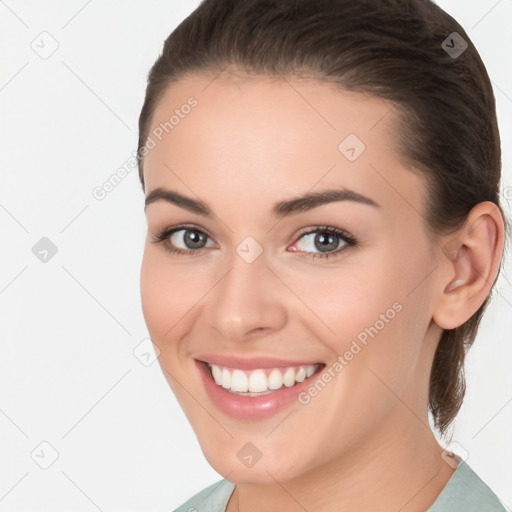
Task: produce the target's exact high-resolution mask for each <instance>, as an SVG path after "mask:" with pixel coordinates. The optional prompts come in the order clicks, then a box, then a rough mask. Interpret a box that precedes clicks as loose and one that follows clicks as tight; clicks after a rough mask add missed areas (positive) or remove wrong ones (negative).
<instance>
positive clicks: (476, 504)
mask: <svg viewBox="0 0 512 512" xmlns="http://www.w3.org/2000/svg"><path fill="white" fill-rule="evenodd" d="M483 510H485V511H486V512H506V509H505V507H504V506H503V505H502V504H501V502H500V500H499V499H498V497H497V496H496V494H494V492H492V491H491V489H490V488H489V487H488V486H487V485H486V484H485V482H483V481H482V480H481V479H480V477H479V476H478V475H477V474H476V473H475V472H474V471H473V469H471V467H470V466H469V465H468V464H467V463H466V462H461V463H460V464H459V465H458V466H457V469H456V470H455V472H454V473H453V475H452V477H451V478H450V480H449V481H448V483H447V484H446V486H445V487H444V489H443V490H442V492H441V494H440V495H439V496H438V497H437V499H436V501H435V502H434V503H433V504H432V506H431V507H430V508H429V509H428V511H427V512H481V511H483Z"/></svg>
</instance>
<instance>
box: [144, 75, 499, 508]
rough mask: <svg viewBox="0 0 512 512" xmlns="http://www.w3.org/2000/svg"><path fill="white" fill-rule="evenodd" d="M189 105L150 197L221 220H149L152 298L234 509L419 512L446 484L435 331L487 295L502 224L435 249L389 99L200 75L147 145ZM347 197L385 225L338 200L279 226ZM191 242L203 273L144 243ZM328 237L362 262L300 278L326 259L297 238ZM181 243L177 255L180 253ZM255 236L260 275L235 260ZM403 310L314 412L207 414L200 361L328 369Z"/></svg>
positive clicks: (177, 388) (172, 212)
mask: <svg viewBox="0 0 512 512" xmlns="http://www.w3.org/2000/svg"><path fill="white" fill-rule="evenodd" d="M190 96H194V97H195V98H196V99H197V101H198V105H197V107H195V109H193V110H192V111H191V113H190V114H188V115H187V116H186V117H185V118H184V119H182V120H181V121H180V123H179V125H177V126H175V127H174V129H173V130H172V131H169V133H168V134H167V135H166V136H165V137H164V138H163V139H162V141H161V142H160V143H159V144H158V145H157V146H156V147H155V148H153V149H151V151H150V152H149V153H148V154H147V156H146V157H145V161H144V180H145V187H146V195H147V194H149V193H150V192H151V191H152V190H153V189H155V188H156V187H165V188H170V189H173V190H176V191H178V192H180V193H181V194H184V195H187V196H189V197H192V198H194V199H197V198H200V199H201V200H203V201H204V202H206V203H207V204H208V205H209V206H210V207H211V209H212V210H213V212H214V213H215V215H214V216H213V217H212V218H210V219H208V218H205V217H203V216H201V215H198V214H195V213H191V212H189V211H187V210H185V209H183V208H180V207H178V206H176V205H173V204H170V203H167V202H165V201H162V200H160V201H156V202H154V203H152V204H150V205H148V207H147V209H146V217H147V223H148V236H147V239H146V245H145V250H144V256H143V262H142V268H141V299H142V306H143V314H144V318H145V321H146V324H147V327H148V330H149V333H150V335H151V339H152V340H153V342H154V344H155V345H156V346H157V347H158V348H159V350H160V356H159V362H160V365H161V367H162V370H163V372H164V375H165V377H166V378H167V380H168V382H169V385H170V387H171V388H172V390H173V392H174V393H175V395H176V397H177V399H178V401H179V403H180V405H181V407H182V408H183V411H184V412H185V414H186V416H187V418H188V420H189V421H190V424H191V425H192V428H193V429H194V431H195V433H196V435H197V438H198V440H199V443H200V445H201V448H202V450H203V453H204V455H205V457H206V458H207V460H208V462H209V463H210V464H211V466H212V467H213V468H214V469H215V470H216V471H217V472H218V473H219V474H221V475H222V476H223V477H225V478H227V479H228V480H230V481H232V482H236V483H237V486H236V490H235V492H234V493H233V495H232V497H231V499H230V502H229V504H228V509H227V510H228V511H229V512H233V511H236V510H240V511H243V512H251V511H256V510H271V509H272V510H284V511H293V512H295V511H299V510H300V511H303V510H317V511H322V512H328V511H335V510H336V511H338V510H345V511H356V510H357V511H359V512H361V511H375V510H380V511H393V512H396V511H397V510H401V511H402V512H413V511H418V512H419V511H425V510H426V509H427V508H428V507H429V506H430V505H431V504H432V503H433V502H434V501H435V499H436V497H437V496H438V495H439V493H440V492H441V490H442V489H443V487H444V486H445V485H446V483H447V481H448V480H449V478H450V477H451V476H452V474H453V472H454V469H453V467H451V465H450V464H448V463H447V462H446V460H445V458H444V457H443V456H442V451H443V449H442V447H441V446H440V445H439V444H438V442H437V441H436V439H435V437H434V435H433V433H432V431H431V429H430V427H429V423H428V416H427V403H428V380H429V373H430V369H431V365H432V360H433V356H434V353H435V349H436V346H437V343H438V340H439V337H440V335H441V333H442V329H450V328H454V327H456V326H458V325H460V324H462V323H463V322H464V321H466V320H467V319H468V318H470V317H471V315H472V314H473V313H474V312H475V311H476V310H477V309H478V307H479V306H480V305H481V304H482V302H483V301H484V299H485V297H486V296H487V295H488V293H489V290H490V287H491V284H492V283H493V282H494V279H495V277H496V275H497V272H498V268H499V262H500V259H501V254H502V250H503V230H504V227H503V220H502V217H501V214H500V213H499V211H498V209H497V208H496V207H495V205H493V204H492V203H488V202H486V203H480V204H479V205H477V206H476V207H475V208H473V210H472V211H471V213H470V215H469V216H468V221H467V223H466V224H465V225H464V227H463V228H461V229H460V230H459V231H458V232H457V233H455V234H452V235H450V236H447V237H446V238H439V239H434V238H433V237H432V235H431V234H430V233H429V232H428V230H427V226H426V223H425V220H424V212H425V208H426V200H427V196H426V185H425V181H424V179H423V177H422V176H421V175H420V174H418V173H416V172H413V169H412V168H411V167H410V166H409V165H408V164H406V163H404V159H403V158H402V157H401V154H400V152H399V150H398V148H397V147H396V144H395V138H396V135H395V134H396V130H397V119H396V118H395V111H394V110H392V109H391V105H390V104H389V103H387V102H386V101H384V100H381V99H377V98H375V97H371V96H366V95H362V94H359V93H350V94H349V93H343V92H341V91H340V90H336V89H334V87H333V86H329V85H328V84H325V83H323V84H322V83H320V82H317V81H314V80H302V81H299V80H297V79H293V80H292V79H287V80H276V79H273V80H270V79H269V78H268V77H263V76H259V77H253V78H251V79H250V80H246V79H243V78H239V77H238V78H235V77H233V76H231V75H228V74H227V73H224V74H222V75H219V76H217V77H216V78H215V77H214V76H213V75H211V76H210V75H200V74H198V75H194V76H189V77H188V78H187V79H182V80H181V81H179V82H177V83H174V84H172V85H171V86H170V87H169V88H168V89H167V91H166V93H165V96H164V97H163V98H162V100H161V101H160V102H159V103H158V104H157V107H156V110H155V112H154V116H153V119H152V122H151V128H150V132H151V130H153V129H154V128H155V127H157V126H158V125H159V123H160V122H165V121H166V120H168V119H169V116H170V114H171V113H172V112H173V111H174V109H176V108H179V107H180V105H183V104H184V103H186V101H187V99H188V98H189V97H190ZM350 133H353V134H356V135H357V137H358V138H359V139H360V140H362V141H363V142H364V144H365V145H366V150H365V151H364V152H363V153H362V154H361V155H360V156H359V157H358V158H357V159H356V160H355V161H353V162H351V161H349V160H348V159H347V158H345V156H344V155H343V154H342V153H341V152H340V151H339V149H338V145H339V144H340V142H341V141H342V140H343V139H344V138H345V137H346V136H347V135H348V134H350ZM338 187H347V188H349V189H352V190H354V191H356V192H359V193H361V194H364V195H366V196H368V197H370V198H372V199H373V200H374V201H376V202H377V203H378V204H380V208H375V207H372V206H368V205H364V204H360V203H357V202H353V201H336V202H332V203H329V204H325V205H322V206H319V207H317V208H315V209H313V210H310V211H307V212H302V213H299V214H296V215H293V216H289V217H285V218H283V219H282V220H280V221H276V220H275V219H274V218H272V217H271V215H270V211H271V208H272V206H273V205H274V203H275V202H277V201H282V200H285V199H290V198H292V197H296V196H298V195H302V194H304V193H306V192H310V191H319V190H323V189H326V188H338ZM181 223H190V224H193V225H194V226H195V228H196V229H198V230H200V231H202V232H204V233H206V234H207V235H208V237H209V238H208V240H209V241H208V247H206V248H203V249H202V250H201V253H200V254H199V255H198V254H194V255H185V256H176V255H172V254H169V253H168V252H167V251H166V249H165V248H164V247H163V246H162V244H156V243H154V242H152V238H151V237H152V235H153V234H156V233H158V232H159V231H161V230H163V229H165V228H167V227H172V226H178V225H179V224H181ZM317 226H333V227H338V228H342V229H344V230H346V231H348V232H349V233H350V234H351V235H352V236H353V237H354V238H356V240H357V241H358V245H357V246H355V247H350V246H345V244H344V242H343V240H342V239H339V246H338V248H335V249H332V250H331V253H334V252H336V251H340V252H338V254H337V256H332V257H329V258H327V259H320V258H315V259H311V258H310V259H307V256H311V255H312V254H313V253H315V254H319V253H321V252H320V250H319V248H318V245H316V246H315V244H314V243H313V242H311V243H307V242H306V241H305V239H300V236H301V235H302V234H303V233H305V232H307V231H310V230H312V229H314V228H316V227H317ZM321 232H322V231H321V230H320V233H321ZM180 233H181V236H179V237H176V236H175V237H174V238H173V241H176V240H179V241H178V242H177V243H178V244H179V247H180V248H182V249H186V248H187V246H186V245H184V241H183V236H182V235H183V234H184V232H183V231H181V232H180ZM247 236H252V237H253V238H254V239H256V240H257V242H258V243H259V244H260V246H261V248H262V249H263V253H262V254H261V255H260V256H259V257H258V258H257V259H256V260H255V261H254V262H253V263H250V264H248V263H247V262H246V261H244V260H243V259H242V258H241V257H240V256H239V255H238V254H237V252H236V248H237V246H238V244H240V242H241V241H242V240H244V239H245V238H246V237H247ZM313 238H314V235H313ZM336 240H338V239H336ZM445 246H449V247H450V248H451V250H452V252H451V253H450V254H448V252H447V251H446V250H444V249H443V247H445ZM291 248H294V249H296V250H295V251H294V250H293V249H291ZM340 249H341V250H340ZM192 250H193V249H192ZM196 250H197V249H196ZM300 251H302V252H300ZM304 256H306V257H304ZM397 301H398V302H399V303H400V304H401V306H402V310H401V311H400V312H399V313H397V314H396V315H395V317H394V318H393V319H392V320H390V321H389V322H388V323H386V325H385V327H384V328H383V329H382V330H380V331H379V333H378V335H377V336H375V337H374V338H373V339H370V340H369V342H368V344H367V346H366V347H364V349H363V350H361V351H360V352H359V353H358V354H357V355H356V356H355V357H354V358H353V359H352V360H351V361H350V362H349V363H348V364H347V365H346V366H345V368H344V369H343V370H342V371H341V372H340V373H338V374H337V376H336V377H335V378H334V379H332V380H331V381H330V382H329V383H328V385H327V386H326V387H325V388H324V389H323V390H322V391H321V392H320V393H319V394H318V395H317V396H315V397H314V398H313V399H312V400H311V401H310V402H309V403H308V404H307V405H302V404H300V403H294V404H293V405H292V406H291V407H288V408H286V409H285V410H283V411H280V412H279V413H277V414H275V415H274V416H272V417H271V418H269V419H266V420H257V421H241V420H237V419H234V418H231V417H229V416H226V415H224V414H223V413H222V412H220V411H219V410H218V409H217V408H216V407H215V405H214V404H213V403H212V402H211V401H210V400H209V397H208V395H207V394H206V391H205V389H204V387H203V384H202V381H201V379H200V375H199V372H198V370H197V368H196V366H195V363H194V359H193V358H194V356H196V355H197V354H199V353H200V352H206V351H214V352H221V353H235V354H239V355H247V356H259V355H270V356H275V357H285V358H289V359H295V358H298V359H303V360H307V361H324V362H325V363H326V364H327V366H328V367H329V366H330V365H331V364H332V363H333V362H334V361H335V360H336V355H337V354H343V353H344V352H345V351H346V350H347V349H348V348H349V347H350V344H351V342H352V340H354V339H355V338H356V337H357V335H358V334H359V333H361V332H362V331H364V329H365V328H366V327H369V326H372V325H374V324H375V322H376V320H378V319H379V318H380V316H379V315H381V314H382V313H385V312H386V310H388V309H389V308H391V307H392V304H393V303H395V302H397ZM292 411H293V412H292ZM291 412H292V413H291ZM290 413H291V414H290ZM247 442H251V443H253V444H254V445H255V446H256V447H257V448H258V450H259V451H260V452H261V453H262V457H261V459H260V460H259V461H258V462H257V463H256V464H255V465H254V466H252V467H250V468H248V467H246V466H245V465H244V464H243V463H242V462H241V461H240V460H239V459H238V457H237V452H238V451H239V450H240V448H241V447H242V446H243V445H245V444H246V443H247Z"/></svg>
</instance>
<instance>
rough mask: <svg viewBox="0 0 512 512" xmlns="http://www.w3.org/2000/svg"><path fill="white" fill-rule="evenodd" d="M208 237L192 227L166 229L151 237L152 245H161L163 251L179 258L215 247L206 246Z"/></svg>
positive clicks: (211, 245) (212, 245) (213, 245)
mask: <svg viewBox="0 0 512 512" xmlns="http://www.w3.org/2000/svg"><path fill="white" fill-rule="evenodd" d="M209 238H210V237H209V236H208V235H207V234H206V233H205V232H204V231H201V230H200V229H197V228H196V227H194V226H178V227H174V228H167V229H164V230H163V231H160V232H158V233H156V234H155V235H153V240H152V241H153V243H156V244H162V245H163V246H164V247H165V249H166V250H167V251H168V252H169V253H171V254H176V255H179V256H185V255H192V254H193V255H194V256H196V255H199V254H200V253H201V252H202V251H201V250H202V249H204V248H206V247H215V244H213V243H212V244H210V245H208V243H207V241H208V239H209Z"/></svg>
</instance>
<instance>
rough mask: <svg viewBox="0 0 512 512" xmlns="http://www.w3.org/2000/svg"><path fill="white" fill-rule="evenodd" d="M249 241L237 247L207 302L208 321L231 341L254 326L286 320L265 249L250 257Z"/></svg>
mask: <svg viewBox="0 0 512 512" xmlns="http://www.w3.org/2000/svg"><path fill="white" fill-rule="evenodd" d="M250 244H251V242H250V241H249V242H248V243H247V244H244V242H242V243H241V244H240V245H239V246H238V247H237V249H236V252H235V253H234V254H233V256H232V258H231V259H230V261H229V264H230V267H229V268H228V270H227V271H226V273H225V275H224V277H223V278H222V279H221V280H220V282H218V284H217V286H215V288H214V289H213V290H212V294H211V297H210V300H209V301H208V305H207V307H208V310H209V314H208V317H209V318H208V321H209V325H210V326H211V327H214V328H215V329H216V330H217V331H218V332H219V333H220V334H221V336H222V337H223V339H226V340H228V339H229V340H230V341H241V340H243V339H244V338H246V337H247V336H248V335H249V334H250V333H252V331H255V330H262V329H267V330H268V329H270V330H275V329H278V328H280V327H281V326H282V324H283V322H284V320H285V311H284V308H283V304H282V303H281V301H279V298H278V297H279V291H278V290H277V287H278V284H277V282H276V281H278V280H277V279H276V277H275V276H274V274H273V273H272V272H271V271H270V270H269V269H268V268H267V263H268V262H267V259H266V258H265V255H264V253H260V254H259V255H257V257H255V258H254V259H253V257H254V252H252V253H251V251H253V249H254V247H252V248H251V245H250Z"/></svg>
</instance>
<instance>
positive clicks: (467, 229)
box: [433, 201, 504, 329]
mask: <svg viewBox="0 0 512 512" xmlns="http://www.w3.org/2000/svg"><path fill="white" fill-rule="evenodd" d="M503 237H504V223H503V217H502V215H501V212H500V210H499V208H498V207H497V206H496V205H495V204H494V203H491V202H489V201H485V202H483V203H479V204H478V205H476V206H475V207H474V208H473V209H472V210H471V212H470V213H469V215H468V217H467V220H466V223H465V224H464V225H463V226H462V227H461V228H460V230H459V231H458V232H457V233H456V234H454V235H451V237H450V238H449V239H448V240H447V241H445V244H444V245H443V253H444V255H443V257H442V258H441V267H442V268H441V275H442V276H443V277H442V278H441V281H440V283H439V284H440V295H439V300H438V302H437V304H436V307H435V309H434V312H433V320H434V322H435V323H436V324H437V325H438V326H439V327H441V328H443V329H455V328H456V327H458V326H460V325H462V324H463V323H464V322H466V321H467V320H468V319H469V318H471V316H472V315H473V314H474V313H475V312H476V311H477V310H478V308H479V307H480V306H481V305H482V303H483V302H484V300H485V299H486V297H487V295H488V294H489V292H490V290H491V288H492V285H493V283H494V281H495V279H496V277H497V275H498V271H499V266H500V261H501V256H502V252H503V244H504V240H503ZM448 248H449V250H448Z"/></svg>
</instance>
